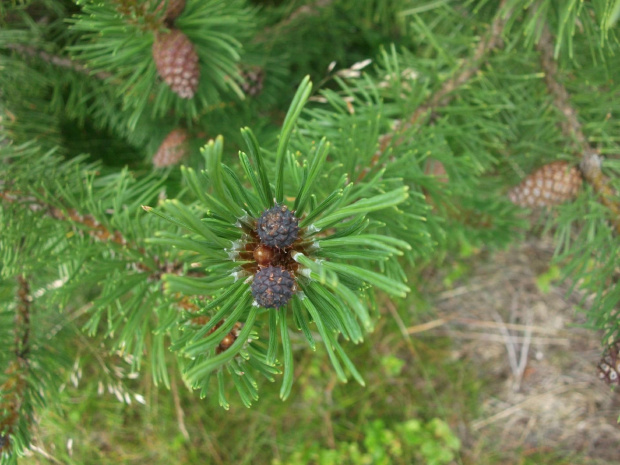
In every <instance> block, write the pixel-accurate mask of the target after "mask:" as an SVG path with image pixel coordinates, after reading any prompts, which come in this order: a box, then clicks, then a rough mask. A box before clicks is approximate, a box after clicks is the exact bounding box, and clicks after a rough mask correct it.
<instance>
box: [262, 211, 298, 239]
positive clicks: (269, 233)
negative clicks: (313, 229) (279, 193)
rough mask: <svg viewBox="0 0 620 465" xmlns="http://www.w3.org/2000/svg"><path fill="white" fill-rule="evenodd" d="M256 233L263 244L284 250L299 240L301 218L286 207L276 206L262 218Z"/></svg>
mask: <svg viewBox="0 0 620 465" xmlns="http://www.w3.org/2000/svg"><path fill="white" fill-rule="evenodd" d="M256 232H257V233H258V237H259V238H260V241H261V243H263V244H265V245H268V246H269V247H277V248H279V249H284V248H286V247H289V246H290V245H292V244H293V242H295V240H296V239H297V234H298V232H299V218H297V217H296V216H295V214H294V213H293V212H292V211H290V210H289V209H288V208H287V207H286V205H278V204H276V205H275V206H274V207H272V208H270V209H269V210H265V211H264V212H263V214H262V215H261V216H260V218H259V219H258V224H257V227H256Z"/></svg>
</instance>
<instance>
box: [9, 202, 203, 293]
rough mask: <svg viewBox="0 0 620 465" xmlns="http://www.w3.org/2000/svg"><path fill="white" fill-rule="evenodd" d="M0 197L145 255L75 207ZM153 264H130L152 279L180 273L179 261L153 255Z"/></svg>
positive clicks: (141, 250)
mask: <svg viewBox="0 0 620 465" xmlns="http://www.w3.org/2000/svg"><path fill="white" fill-rule="evenodd" d="M0 199H2V200H3V201H6V202H10V203H13V202H18V203H22V204H27V206H28V208H29V209H30V210H32V211H42V212H45V213H46V214H47V215H48V216H50V217H52V218H54V219H57V220H59V221H66V222H69V223H71V224H74V225H80V226H82V227H83V228H84V230H85V231H86V233H87V234H88V235H89V236H91V237H92V238H93V239H95V240H97V241H98V242H102V243H111V244H116V245H119V246H122V247H126V248H132V249H137V250H138V251H139V252H140V254H141V255H146V253H147V251H146V249H145V248H144V247H140V246H138V245H137V244H135V243H132V242H130V241H128V240H127V239H126V238H125V237H124V236H123V234H122V233H121V232H120V231H118V230H113V231H112V230H110V229H108V228H107V227H106V226H105V225H103V224H102V223H101V222H100V221H98V220H97V219H96V218H95V217H94V216H93V215H91V214H81V213H80V212H79V211H77V210H76V209H75V208H68V209H65V210H63V209H61V208H58V207H54V206H52V205H49V204H44V203H43V202H41V201H40V200H39V199H36V198H35V197H32V196H23V195H20V193H18V192H11V191H0ZM153 261H154V263H155V266H149V265H148V264H147V263H144V262H134V263H133V264H131V265H130V266H132V267H133V268H135V269H137V270H141V271H147V272H151V273H152V275H151V279H152V280H157V281H159V280H161V277H162V276H163V275H164V274H176V275H180V274H181V272H182V270H183V264H182V263H179V262H176V261H174V262H168V261H166V260H160V259H159V257H157V256H155V257H153ZM191 275H192V276H201V275H200V274H197V273H191Z"/></svg>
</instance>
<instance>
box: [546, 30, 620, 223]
mask: <svg viewBox="0 0 620 465" xmlns="http://www.w3.org/2000/svg"><path fill="white" fill-rule="evenodd" d="M537 47H538V51H539V52H540V61H541V67H542V69H543V71H544V72H545V83H546V84H547V88H548V89H549V93H550V94H551V95H552V96H553V103H554V105H555V106H556V107H557V108H558V109H559V110H560V112H561V113H562V115H563V116H564V121H562V122H561V123H560V126H561V129H562V133H563V134H564V136H565V137H566V139H567V140H569V141H570V142H571V144H572V146H573V150H575V152H577V153H579V154H581V163H580V167H581V172H582V173H583V177H584V178H585V180H586V181H587V182H588V183H589V184H590V185H591V186H592V188H593V189H594V191H596V192H597V193H598V195H599V198H600V200H601V203H602V204H603V205H605V207H607V208H608V209H609V210H610V212H611V213H612V215H613V219H612V223H613V225H614V228H615V230H616V232H617V233H619V234H620V203H619V202H618V198H617V195H616V193H615V192H614V190H613V189H612V187H611V186H610V185H609V178H607V177H606V176H605V175H603V172H602V171H601V160H602V159H601V156H600V153H599V151H598V150H597V149H596V148H595V147H593V146H592V145H591V144H590V143H589V142H588V139H587V138H586V136H585V134H584V132H583V126H582V124H581V122H580V121H579V117H578V113H577V110H575V108H574V107H573V106H572V105H571V102H570V96H569V94H568V91H567V90H566V87H564V85H563V84H562V83H561V82H560V81H559V80H558V77H557V71H558V66H557V62H556V61H555V59H554V57H553V40H552V37H551V33H550V32H549V28H548V27H547V26H546V25H545V26H544V27H543V29H542V34H541V37H540V41H539V42H538V45H537Z"/></svg>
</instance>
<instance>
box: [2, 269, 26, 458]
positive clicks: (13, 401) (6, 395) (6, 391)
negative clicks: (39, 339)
mask: <svg viewBox="0 0 620 465" xmlns="http://www.w3.org/2000/svg"><path fill="white" fill-rule="evenodd" d="M17 284H18V286H17V305H16V307H15V319H14V326H13V333H14V346H15V347H14V348H13V350H14V353H15V358H14V359H13V360H12V361H11V363H10V364H9V366H8V368H7V369H6V370H5V371H4V374H5V375H6V376H7V379H6V381H5V382H4V383H2V385H0V413H1V414H2V416H1V417H0V453H1V452H5V451H8V450H10V448H11V436H12V435H13V434H14V433H15V429H16V428H17V424H18V422H19V418H20V415H22V414H23V412H22V408H21V407H22V404H23V401H24V397H25V391H26V385H27V382H26V378H27V371H28V368H29V360H28V353H29V349H30V316H31V315H30V314H31V306H32V297H31V296H30V285H29V283H28V280H27V279H26V277H25V276H24V275H21V274H20V275H19V276H18V277H17Z"/></svg>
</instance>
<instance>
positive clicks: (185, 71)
mask: <svg viewBox="0 0 620 465" xmlns="http://www.w3.org/2000/svg"><path fill="white" fill-rule="evenodd" d="M153 59H154V60H155V66H157V72H158V73H159V75H160V76H161V77H162V79H163V80H164V81H165V82H166V84H168V85H169V86H170V88H171V89H172V91H173V92H174V93H175V94H177V95H178V96H179V97H181V98H186V99H190V98H192V97H193V96H194V94H195V93H196V89H198V82H199V79H200V67H199V66H198V54H197V53H196V49H195V48H194V44H193V43H192V42H191V41H190V40H189V39H188V38H187V36H186V35H185V34H183V33H182V32H181V31H179V30H178V29H172V30H170V32H167V33H156V34H155V41H154V42H153Z"/></svg>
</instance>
